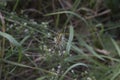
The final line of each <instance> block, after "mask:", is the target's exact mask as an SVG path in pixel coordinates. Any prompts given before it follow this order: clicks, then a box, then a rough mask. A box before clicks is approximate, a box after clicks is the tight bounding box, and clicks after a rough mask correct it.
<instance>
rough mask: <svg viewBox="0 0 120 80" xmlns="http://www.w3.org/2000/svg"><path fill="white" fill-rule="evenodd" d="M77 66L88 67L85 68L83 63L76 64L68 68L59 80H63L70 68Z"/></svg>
mask: <svg viewBox="0 0 120 80" xmlns="http://www.w3.org/2000/svg"><path fill="white" fill-rule="evenodd" d="M77 66H84V67H88V66H87V65H86V64H84V63H76V64H74V65H72V66H70V67H69V68H68V69H67V70H66V71H65V72H64V73H63V75H62V76H61V77H60V79H59V80H63V78H64V76H65V75H66V74H67V73H68V72H69V71H70V70H71V69H72V68H74V67H77Z"/></svg>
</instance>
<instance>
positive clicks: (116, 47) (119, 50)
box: [111, 38, 120, 56]
mask: <svg viewBox="0 0 120 80" xmlns="http://www.w3.org/2000/svg"><path fill="white" fill-rule="evenodd" d="M111 41H112V43H113V45H114V46H115V49H116V51H117V52H118V55H119V56H120V47H119V46H118V45H117V43H116V42H115V40H113V39H112V38H111Z"/></svg>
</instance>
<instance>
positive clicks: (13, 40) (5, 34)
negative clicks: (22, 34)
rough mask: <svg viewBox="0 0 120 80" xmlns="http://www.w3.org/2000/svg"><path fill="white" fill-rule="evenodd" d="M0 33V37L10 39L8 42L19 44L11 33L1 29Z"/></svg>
mask: <svg viewBox="0 0 120 80" xmlns="http://www.w3.org/2000/svg"><path fill="white" fill-rule="evenodd" d="M0 35H1V36H2V37H5V38H6V39H8V40H9V41H10V43H12V44H13V45H15V46H20V44H19V43H18V42H17V41H16V40H15V39H14V38H13V37H12V36H11V35H9V34H7V33H4V32H1V31H0Z"/></svg>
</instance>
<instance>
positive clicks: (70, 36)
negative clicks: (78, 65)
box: [66, 26, 74, 54]
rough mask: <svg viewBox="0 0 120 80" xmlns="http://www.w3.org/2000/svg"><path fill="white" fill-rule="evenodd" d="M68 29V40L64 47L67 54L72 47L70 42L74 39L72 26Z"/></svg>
mask: <svg viewBox="0 0 120 80" xmlns="http://www.w3.org/2000/svg"><path fill="white" fill-rule="evenodd" d="M69 27H70V30H69V31H70V33H69V40H68V42H67V46H66V51H67V53H68V54H69V52H70V49H71V45H72V40H73V37H74V30H73V26H69Z"/></svg>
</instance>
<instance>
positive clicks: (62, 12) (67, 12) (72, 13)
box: [45, 11, 88, 26]
mask: <svg viewBox="0 0 120 80" xmlns="http://www.w3.org/2000/svg"><path fill="white" fill-rule="evenodd" d="M56 14H71V15H74V16H75V17H77V18H79V19H80V20H82V21H83V22H84V23H85V24H86V25H87V26H88V23H87V21H86V20H85V19H84V18H83V17H82V16H80V15H79V14H76V13H74V12H71V11H61V12H55V13H49V14H46V15H45V16H52V15H56Z"/></svg>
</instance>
